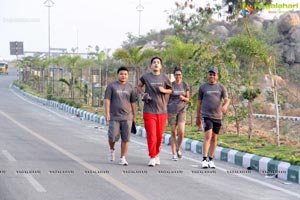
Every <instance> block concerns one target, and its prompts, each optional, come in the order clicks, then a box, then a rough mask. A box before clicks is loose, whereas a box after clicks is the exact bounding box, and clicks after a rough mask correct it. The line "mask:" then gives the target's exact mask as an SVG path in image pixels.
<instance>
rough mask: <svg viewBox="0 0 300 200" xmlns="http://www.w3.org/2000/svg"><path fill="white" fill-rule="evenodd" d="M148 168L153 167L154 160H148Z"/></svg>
mask: <svg viewBox="0 0 300 200" xmlns="http://www.w3.org/2000/svg"><path fill="white" fill-rule="evenodd" d="M148 166H149V167H155V158H150V161H149V163H148Z"/></svg>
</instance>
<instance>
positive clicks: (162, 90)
mask: <svg viewBox="0 0 300 200" xmlns="http://www.w3.org/2000/svg"><path fill="white" fill-rule="evenodd" d="M158 89H159V91H160V92H161V93H166V90H165V88H164V87H163V86H159V87H158Z"/></svg>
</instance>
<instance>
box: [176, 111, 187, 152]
mask: <svg viewBox="0 0 300 200" xmlns="http://www.w3.org/2000/svg"><path fill="white" fill-rule="evenodd" d="M185 122H186V113H185V112H184V113H179V114H178V122H177V124H178V148H177V149H178V150H180V149H181V144H182V141H183V138H184V128H185Z"/></svg>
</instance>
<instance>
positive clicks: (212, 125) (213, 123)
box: [202, 117, 222, 134]
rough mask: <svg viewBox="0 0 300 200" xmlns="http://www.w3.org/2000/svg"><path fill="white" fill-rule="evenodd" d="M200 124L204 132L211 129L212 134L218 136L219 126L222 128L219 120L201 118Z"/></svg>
mask: <svg viewBox="0 0 300 200" xmlns="http://www.w3.org/2000/svg"><path fill="white" fill-rule="evenodd" d="M202 124H203V128H204V131H208V130H210V129H212V131H213V133H215V134H219V132H220V129H221V126H222V121H221V120H220V119H212V118H209V117H203V118H202Z"/></svg>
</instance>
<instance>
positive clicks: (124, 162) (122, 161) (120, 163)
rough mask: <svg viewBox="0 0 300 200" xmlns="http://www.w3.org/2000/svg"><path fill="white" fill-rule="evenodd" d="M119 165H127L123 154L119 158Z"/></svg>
mask: <svg viewBox="0 0 300 200" xmlns="http://www.w3.org/2000/svg"><path fill="white" fill-rule="evenodd" d="M119 165H124V166H127V165H128V162H127V160H126V159H125V157H124V156H123V157H122V158H120V160H119Z"/></svg>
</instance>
